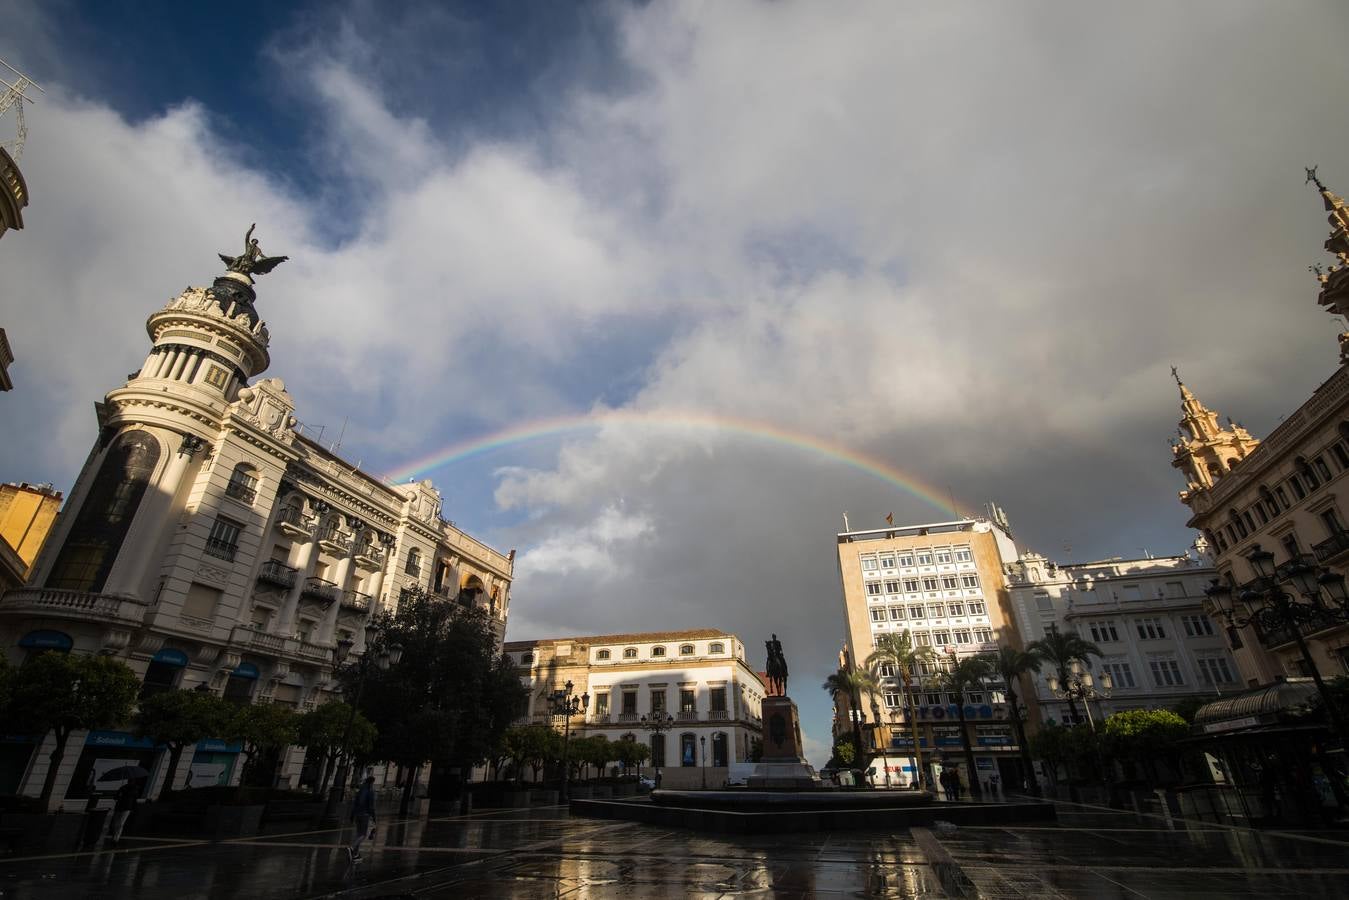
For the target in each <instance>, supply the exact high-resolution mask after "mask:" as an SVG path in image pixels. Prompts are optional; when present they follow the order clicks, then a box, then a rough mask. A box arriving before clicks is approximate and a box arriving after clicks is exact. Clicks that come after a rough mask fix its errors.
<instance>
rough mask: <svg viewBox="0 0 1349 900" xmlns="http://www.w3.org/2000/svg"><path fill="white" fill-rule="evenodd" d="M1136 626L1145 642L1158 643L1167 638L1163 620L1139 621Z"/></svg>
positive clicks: (1135, 623)
mask: <svg viewBox="0 0 1349 900" xmlns="http://www.w3.org/2000/svg"><path fill="white" fill-rule="evenodd" d="M1134 626H1135V627H1136V628H1137V629H1138V636H1139V637H1140V638H1142V639H1143V640H1145V641H1158V640H1161V639H1162V638H1164V637H1166V629H1165V628H1164V627H1162V620H1161V619H1138V620H1136V621H1135V622H1134Z"/></svg>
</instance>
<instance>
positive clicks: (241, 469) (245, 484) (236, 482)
mask: <svg viewBox="0 0 1349 900" xmlns="http://www.w3.org/2000/svg"><path fill="white" fill-rule="evenodd" d="M225 495H226V496H227V497H233V498H234V499H235V500H238V501H240V502H242V503H247V504H248V505H249V506H252V505H253V501H254V500H256V499H257V497H258V476H257V473H256V472H255V471H254V469H253V467H252V466H250V465H248V463H239V465H237V466H235V467H234V471H233V472H231V473H230V480H229V484H227V485H225Z"/></svg>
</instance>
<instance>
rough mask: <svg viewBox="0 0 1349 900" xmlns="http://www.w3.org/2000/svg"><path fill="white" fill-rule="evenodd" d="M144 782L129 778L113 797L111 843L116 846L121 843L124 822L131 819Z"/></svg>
mask: <svg viewBox="0 0 1349 900" xmlns="http://www.w3.org/2000/svg"><path fill="white" fill-rule="evenodd" d="M143 787H144V782H143V781H142V780H141V779H139V778H131V779H128V780H127V781H126V783H125V784H123V785H122V786H121V787H119V788H118V789H117V793H116V794H114V795H113V806H112V830H111V835H112V843H113V846H114V847H115V846H117V845H118V844H120V843H121V842H122V829H123V828H125V827H126V820H127V819H129V818H131V814H132V813H133V812H134V811H135V809H136V801H137V800H139V799H140V796H141V791H142V788H143Z"/></svg>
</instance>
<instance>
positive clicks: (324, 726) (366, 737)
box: [295, 700, 376, 796]
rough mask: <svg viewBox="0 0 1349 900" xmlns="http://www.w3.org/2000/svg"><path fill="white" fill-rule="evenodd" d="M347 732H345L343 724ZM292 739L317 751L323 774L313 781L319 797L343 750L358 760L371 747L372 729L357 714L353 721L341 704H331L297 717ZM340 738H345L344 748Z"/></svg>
mask: <svg viewBox="0 0 1349 900" xmlns="http://www.w3.org/2000/svg"><path fill="white" fill-rule="evenodd" d="M348 722H350V723H351V731H350V733H348V731H347V723H348ZM295 736H296V740H297V742H298V743H299V744H300V746H302V747H308V748H309V749H310V750H317V751H318V752H319V753H320V756H321V758H322V760H323V771H322V773H321V774H320V777H319V778H317V779H315V781H314V794H315V795H316V796H317V795H320V794H322V793H323V791H324V790H326V789H327V787H328V777H329V775H330V774H331V773H332V771H333V768H334V766H335V765H336V763H337V758H338V757H339V756H340V755H341V754H342V753H343V751H344V750H345V751H346V752H347V753H349V754H351V755H352V756H362V755H364V754H367V753H369V752H370V749H371V748H372V747H373V746H374V745H375V737H376V730H375V726H374V725H373V724H372V723H371V722H370V720H369V719H367V718H366V717H365V716H363V715H361V714H360V713H359V712H358V713H356V715H355V718H353V717H352V715H351V707H350V706H348V705H347V704H345V703H343V702H342V701H341V700H333V701H330V702H328V703H325V704H323V705H322V706H320V707H318V708H316V709H314V710H311V711H310V712H307V713H305V714H304V715H302V716H300V717H299V720H298V721H297V722H296V723H295ZM343 736H346V737H347V742H346V746H345V748H344V747H343V745H342V738H343Z"/></svg>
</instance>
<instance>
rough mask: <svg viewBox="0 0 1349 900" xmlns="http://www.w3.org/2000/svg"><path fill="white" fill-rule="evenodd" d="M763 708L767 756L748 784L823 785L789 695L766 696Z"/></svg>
mask: <svg viewBox="0 0 1349 900" xmlns="http://www.w3.org/2000/svg"><path fill="white" fill-rule="evenodd" d="M762 709H763V758H762V759H761V760H760V761H759V763H758V764H756V765H755V767H754V774H753V775H751V776H749V778H748V779H746V784H748V785H749V787H752V788H788V789H791V788H813V787H819V786H820V776H819V775H817V774H815V770H814V769H813V768H811V766H810V763H808V762H806V757H805V755H804V753H803V750H804V747H803V745H802V741H801V722H800V717H799V716H798V715H797V712H796V704H795V703H793V702H792V700H791V698H789V697H765V698H764V700H763V704H762Z"/></svg>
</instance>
